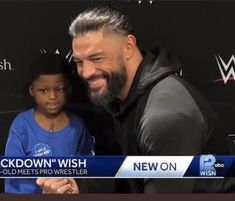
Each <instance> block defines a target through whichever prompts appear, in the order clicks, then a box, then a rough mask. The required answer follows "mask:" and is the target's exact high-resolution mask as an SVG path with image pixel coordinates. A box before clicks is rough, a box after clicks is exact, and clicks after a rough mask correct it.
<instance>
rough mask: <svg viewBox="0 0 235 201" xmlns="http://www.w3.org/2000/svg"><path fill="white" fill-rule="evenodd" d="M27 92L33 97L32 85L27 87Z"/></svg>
mask: <svg viewBox="0 0 235 201" xmlns="http://www.w3.org/2000/svg"><path fill="white" fill-rule="evenodd" d="M29 94H30V95H31V96H32V97H33V96H34V93H33V86H32V85H31V86H30V87H29Z"/></svg>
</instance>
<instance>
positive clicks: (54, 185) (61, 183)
mask: <svg viewBox="0 0 235 201" xmlns="http://www.w3.org/2000/svg"><path fill="white" fill-rule="evenodd" d="M36 183H37V185H39V186H40V187H41V188H42V193H44V194H77V193H79V189H78V186H77V183H76V181H75V180H74V179H72V178H64V179H62V178H56V179H47V178H38V179H37V180H36Z"/></svg>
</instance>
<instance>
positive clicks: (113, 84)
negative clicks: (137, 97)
mask: <svg viewBox="0 0 235 201" xmlns="http://www.w3.org/2000/svg"><path fill="white" fill-rule="evenodd" d="M118 65H119V67H120V70H119V71H117V72H114V71H111V73H106V72H103V73H102V77H103V79H106V88H105V89H104V90H103V91H102V92H99V91H95V90H91V89H90V88H89V86H87V87H88V95H89V97H90V100H91V102H92V103H93V104H95V105H98V106H101V107H104V108H106V107H107V106H108V105H109V104H110V103H111V102H112V101H113V100H114V99H115V98H116V97H117V94H118V92H119V91H120V89H121V88H122V87H123V85H124V84H125V83H126V81H127V72H126V68H125V65H124V62H123V61H122V60H121V58H119V59H118Z"/></svg>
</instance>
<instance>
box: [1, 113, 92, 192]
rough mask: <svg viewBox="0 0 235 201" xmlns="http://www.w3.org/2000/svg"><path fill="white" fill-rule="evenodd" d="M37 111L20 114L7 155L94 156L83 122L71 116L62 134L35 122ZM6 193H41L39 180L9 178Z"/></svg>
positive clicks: (10, 139)
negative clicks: (38, 184) (50, 130)
mask: <svg viewBox="0 0 235 201" xmlns="http://www.w3.org/2000/svg"><path fill="white" fill-rule="evenodd" d="M33 113H34V109H30V110H27V111H25V112H22V113H20V114H18V115H17V117H16V118H15V119H14V121H13V123H12V125H11V128H10V131H9V136H8V139H7V144H6V149H5V156H75V155H94V146H93V143H92V140H91V136H90V134H89V133H88V131H87V130H86V128H85V126H84V123H83V121H82V120H81V118H79V117H78V116H77V115H75V114H72V113H69V123H68V125H67V126H66V127H64V128H63V129H62V130H60V131H56V132H53V133H51V132H49V131H46V130H45V129H43V128H41V127H40V126H39V125H38V123H37V122H36V121H35V119H34V114H33ZM5 192H6V193H14V194H17V193H20V194H26V193H41V192H42V191H41V189H40V188H39V187H38V186H37V185H36V179H5Z"/></svg>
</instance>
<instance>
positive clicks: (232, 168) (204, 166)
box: [0, 155, 235, 178]
mask: <svg viewBox="0 0 235 201" xmlns="http://www.w3.org/2000/svg"><path fill="white" fill-rule="evenodd" d="M0 177H1V178H38V177H73V178H80V177H82V178H223V177H235V156H216V155H200V156H126V157H125V156H76V157H3V156H0Z"/></svg>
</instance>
